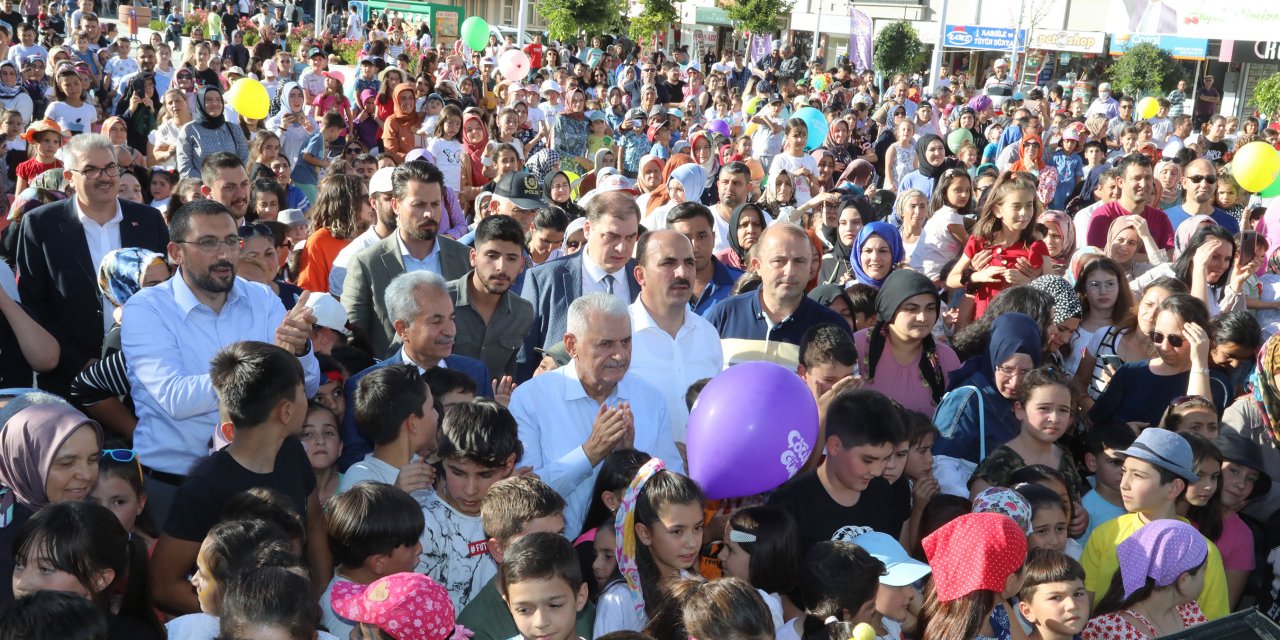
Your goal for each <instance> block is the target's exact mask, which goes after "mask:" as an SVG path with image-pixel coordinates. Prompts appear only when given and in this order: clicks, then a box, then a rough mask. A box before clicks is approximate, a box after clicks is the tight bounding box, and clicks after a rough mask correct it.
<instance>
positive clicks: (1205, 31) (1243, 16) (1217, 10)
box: [1107, 0, 1280, 40]
mask: <svg viewBox="0 0 1280 640" xmlns="http://www.w3.org/2000/svg"><path fill="white" fill-rule="evenodd" d="M1109 4H1110V6H1111V9H1110V14H1109V16H1108V20H1107V26H1108V27H1109V29H1110V31H1112V32H1113V33H1142V34H1160V35H1167V36H1185V37H1191V38H1206V39H1208V38H1221V39H1232V38H1239V39H1242V40H1266V39H1268V38H1274V37H1275V35H1276V33H1280V3H1276V2H1258V1H1257V0H1178V1H1177V2H1170V1H1162V0H1116V1H1114V2H1111V3H1109Z"/></svg>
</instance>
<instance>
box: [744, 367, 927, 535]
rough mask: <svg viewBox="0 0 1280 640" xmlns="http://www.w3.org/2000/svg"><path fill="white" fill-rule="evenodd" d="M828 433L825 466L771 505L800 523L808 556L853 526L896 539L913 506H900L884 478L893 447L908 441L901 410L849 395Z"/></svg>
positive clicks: (864, 394) (871, 396) (831, 413)
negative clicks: (822, 543)
mask: <svg viewBox="0 0 1280 640" xmlns="http://www.w3.org/2000/svg"><path fill="white" fill-rule="evenodd" d="M826 430H827V440H826V442H825V443H824V444H825V445H826V447H827V458H826V460H824V461H823V462H822V464H821V465H818V468H817V469H815V470H813V471H807V472H804V473H801V474H800V475H798V476H796V477H795V478H792V480H791V481H790V482H788V483H787V484H785V485H783V486H782V487H781V488H779V489H778V490H777V491H775V492H774V493H773V495H772V496H770V498H769V504H770V505H771V506H776V507H779V508H781V509H784V510H786V511H788V512H790V513H791V516H792V517H793V518H795V520H796V524H797V525H798V526H799V528H800V543H801V547H802V551H805V552H807V551H808V550H809V549H810V548H811V547H812V546H813V545H815V544H817V543H819V542H822V541H824V540H830V539H831V536H832V534H834V533H835V532H836V531H838V530H839V529H840V528H841V527H846V526H850V525H852V526H863V527H871V528H872V529H875V530H876V531H879V532H881V533H887V534H889V535H891V536H893V537H894V538H897V537H898V536H899V535H900V534H901V533H902V525H903V523H905V522H906V521H907V518H908V516H910V513H911V502H910V500H907V501H905V503H902V504H899V503H900V502H903V501H902V500H901V499H900V498H895V495H894V492H893V490H892V487H891V486H890V485H889V482H888V481H887V480H885V479H884V478H883V477H881V476H882V475H883V474H884V468H885V464H886V463H887V462H888V461H889V457H890V456H892V455H893V448H894V445H896V444H897V443H899V442H902V441H903V440H906V435H905V434H906V430H905V428H904V427H903V423H902V414H901V410H900V409H899V407H898V406H897V405H896V404H895V403H894V402H893V401H892V400H890V399H889V398H887V397H885V396H884V395H883V394H881V393H879V392H877V391H871V390H869V389H857V390H854V391H847V392H844V393H842V394H840V395H839V396H837V397H836V399H835V400H833V401H832V402H831V404H830V405H828V407H827V420H826Z"/></svg>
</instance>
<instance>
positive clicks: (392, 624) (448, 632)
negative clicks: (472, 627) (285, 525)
mask: <svg viewBox="0 0 1280 640" xmlns="http://www.w3.org/2000/svg"><path fill="white" fill-rule="evenodd" d="M330 601H331V603H332V604H333V612H334V613H336V614H338V615H339V616H341V617H343V618H346V619H348V620H351V621H352V622H363V623H366V624H371V625H374V626H376V627H378V628H379V629H381V630H383V631H385V632H386V633H387V634H388V635H390V636H391V637H392V638H395V639H396V640H447V639H448V638H451V637H453V636H454V635H455V633H457V632H458V631H459V630H462V631H463V633H461V634H458V636H459V637H468V636H469V635H470V633H469V632H467V631H466V630H465V629H462V628H461V627H459V626H458V625H457V621H456V618H455V616H454V610H453V601H452V600H450V599H449V592H448V591H447V590H445V588H444V587H442V586H440V585H439V584H438V583H437V582H435V581H434V580H432V579H431V578H428V577H427V576H424V575H422V574H420V573H397V574H394V575H390V576H387V577H385V578H379V579H377V580H374V581H373V582H372V583H370V584H368V585H363V584H356V583H354V582H343V581H340V582H337V583H335V584H334V585H333V593H332V595H331V597H330Z"/></svg>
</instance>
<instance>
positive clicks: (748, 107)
mask: <svg viewBox="0 0 1280 640" xmlns="http://www.w3.org/2000/svg"><path fill="white" fill-rule="evenodd" d="M759 103H760V96H756V97H754V98H752V99H750V100H748V101H747V104H745V105H743V106H744V109H743V110H744V111H746V112H747V115H749V116H754V115H755V114H756V109H758V108H759Z"/></svg>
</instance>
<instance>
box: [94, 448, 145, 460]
mask: <svg viewBox="0 0 1280 640" xmlns="http://www.w3.org/2000/svg"><path fill="white" fill-rule="evenodd" d="M102 455H104V456H106V457H108V458H111V459H112V460H115V461H116V462H133V461H134V459H135V458H137V457H138V452H137V451H134V450H133V449H103V450H102Z"/></svg>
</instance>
